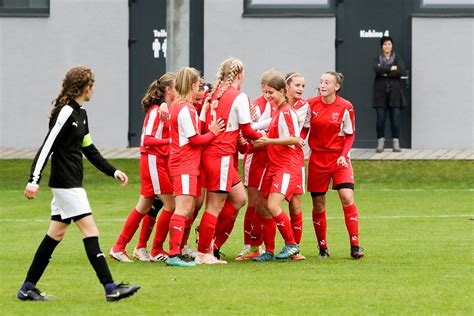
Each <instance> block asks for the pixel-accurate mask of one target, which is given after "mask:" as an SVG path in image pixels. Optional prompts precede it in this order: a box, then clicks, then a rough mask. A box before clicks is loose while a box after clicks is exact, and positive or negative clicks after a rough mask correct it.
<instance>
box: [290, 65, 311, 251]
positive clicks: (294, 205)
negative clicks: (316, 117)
mask: <svg viewBox="0 0 474 316" xmlns="http://www.w3.org/2000/svg"><path fill="white" fill-rule="evenodd" d="M285 83H286V91H287V97H288V101H289V103H290V105H291V106H292V107H293V110H294V111H295V112H296V116H297V118H298V128H299V130H300V132H301V130H302V129H303V126H304V122H305V120H306V115H307V113H308V109H309V105H308V102H306V100H305V99H303V98H302V95H303V93H304V88H305V80H304V77H303V75H302V74H300V73H298V72H290V73H288V74H287V75H286V77H285ZM300 136H301V138H302V139H306V135H300ZM296 150H297V151H298V157H299V172H298V174H297V176H298V182H299V183H298V184H297V185H296V191H295V193H294V194H293V197H292V198H291V200H290V201H289V203H288V206H289V210H290V219H291V229H292V230H293V236H294V237H295V241H296V243H297V244H298V245H299V244H300V242H301V237H302V235H303V213H302V210H301V197H302V196H303V193H305V191H304V188H305V181H304V180H305V168H304V152H303V147H300V146H298V147H297V148H296ZM291 259H292V260H304V259H306V258H305V257H304V256H303V255H301V254H300V253H299V254H296V255H294V256H292V257H291Z"/></svg>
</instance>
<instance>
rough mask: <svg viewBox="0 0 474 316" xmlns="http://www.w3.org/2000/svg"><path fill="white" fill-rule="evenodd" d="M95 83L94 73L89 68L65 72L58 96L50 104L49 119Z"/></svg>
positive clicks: (82, 67) (79, 67)
mask: <svg viewBox="0 0 474 316" xmlns="http://www.w3.org/2000/svg"><path fill="white" fill-rule="evenodd" d="M94 82H95V77H94V73H93V72H92V70H91V69H90V68H87V67H84V66H77V67H73V68H71V69H69V70H68V72H66V75H65V76H64V79H63V84H62V87H61V91H60V92H59V95H58V96H57V97H56V98H55V99H54V100H53V102H52V105H53V107H52V109H51V112H50V114H49V117H50V118H51V117H52V116H53V115H54V114H55V113H56V112H57V111H59V110H61V108H62V107H63V106H65V105H66V104H68V103H69V102H70V101H71V100H73V99H74V98H77V97H79V96H81V95H83V94H84V91H85V89H86V88H87V87H88V86H93V85H94Z"/></svg>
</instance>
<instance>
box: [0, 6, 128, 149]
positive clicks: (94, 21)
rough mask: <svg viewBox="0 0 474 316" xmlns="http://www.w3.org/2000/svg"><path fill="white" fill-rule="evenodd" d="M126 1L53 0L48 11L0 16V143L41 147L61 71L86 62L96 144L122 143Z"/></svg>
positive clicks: (125, 126) (125, 109) (125, 122)
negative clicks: (92, 82) (91, 82)
mask: <svg viewBox="0 0 474 316" xmlns="http://www.w3.org/2000/svg"><path fill="white" fill-rule="evenodd" d="M128 27H129V25H128V2H127V0H51V10H50V16H49V17H48V18H4V17H0V69H1V71H0V115H1V117H0V147H39V146H40V145H41V142H42V141H43V139H44V137H45V135H46V133H47V130H48V129H47V127H48V114H49V110H50V108H51V100H52V99H54V98H55V97H56V96H57V93H58V92H59V89H60V85H61V82H62V79H63V77H64V74H65V72H66V71H67V70H68V69H69V68H70V67H73V66H75V65H86V66H88V67H91V68H92V70H93V71H94V72H95V75H96V92H95V95H94V97H93V99H92V101H91V102H89V103H87V104H86V105H85V108H86V109H87V111H88V115H89V118H90V121H91V122H90V129H91V135H92V138H93V140H94V143H95V144H96V145H97V146H98V147H111V148H124V147H126V146H127V133H128V77H129V73H128V43H127V40H128Z"/></svg>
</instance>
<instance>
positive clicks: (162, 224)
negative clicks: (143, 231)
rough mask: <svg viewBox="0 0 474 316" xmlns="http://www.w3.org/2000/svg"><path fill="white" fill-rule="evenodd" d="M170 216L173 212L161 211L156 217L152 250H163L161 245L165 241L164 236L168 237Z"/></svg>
mask: <svg viewBox="0 0 474 316" xmlns="http://www.w3.org/2000/svg"><path fill="white" fill-rule="evenodd" d="M172 216H173V212H171V211H168V210H163V211H162V212H161V214H160V216H159V217H158V221H157V222H156V231H155V238H153V250H155V251H157V250H163V244H164V242H165V240H166V236H167V235H168V231H169V228H170V221H171V217H172Z"/></svg>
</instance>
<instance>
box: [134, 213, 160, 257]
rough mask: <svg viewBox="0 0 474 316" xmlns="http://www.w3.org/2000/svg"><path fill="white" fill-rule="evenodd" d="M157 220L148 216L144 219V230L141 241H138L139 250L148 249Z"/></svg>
mask: <svg viewBox="0 0 474 316" xmlns="http://www.w3.org/2000/svg"><path fill="white" fill-rule="evenodd" d="M155 222H156V218H155V217H151V216H149V215H146V216H145V217H143V219H142V228H141V229H140V239H138V244H137V248H138V249H140V248H146V244H147V243H148V240H149V239H150V235H151V232H152V231H153V227H154V226H155Z"/></svg>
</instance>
